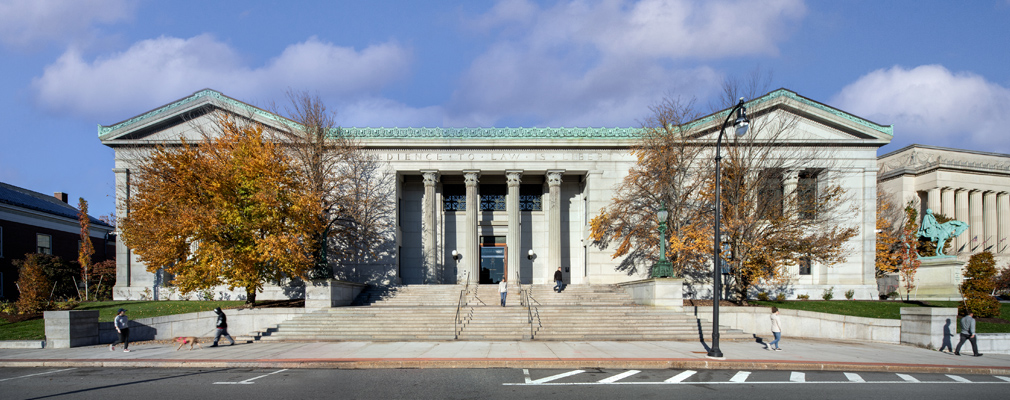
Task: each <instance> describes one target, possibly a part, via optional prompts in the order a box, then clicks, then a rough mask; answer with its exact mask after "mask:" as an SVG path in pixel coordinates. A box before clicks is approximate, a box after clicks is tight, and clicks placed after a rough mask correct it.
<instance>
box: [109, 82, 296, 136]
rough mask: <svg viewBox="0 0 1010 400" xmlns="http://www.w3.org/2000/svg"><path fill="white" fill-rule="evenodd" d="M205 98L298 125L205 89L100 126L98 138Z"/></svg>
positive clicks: (249, 112) (284, 122)
mask: <svg viewBox="0 0 1010 400" xmlns="http://www.w3.org/2000/svg"><path fill="white" fill-rule="evenodd" d="M203 98H212V99H215V100H217V101H219V102H221V103H225V104H228V105H230V106H232V107H235V108H237V109H240V110H244V111H245V112H246V113H248V115H258V116H261V117H264V118H266V119H270V120H274V121H278V122H281V123H283V124H287V125H297V124H295V123H294V122H293V121H291V120H288V119H287V118H283V117H281V116H279V115H277V114H274V113H272V112H268V111H265V110H263V109H260V108H257V107H253V106H251V105H248V104H246V103H243V102H241V101H238V100H235V99H233V98H231V97H228V96H225V95H224V94H222V93H221V92H218V91H216V90H213V89H204V90H201V91H199V92H196V93H193V94H192V95H191V96H188V97H185V98H182V99H180V100H178V101H175V102H173V103H171V104H168V105H166V106H163V107H159V108H157V109H154V110H151V111H148V112H146V113H143V114H141V115H138V116H136V117H133V118H130V119H128V120H126V121H123V122H120V123H118V124H115V125H111V126H102V125H101V124H99V125H98V136H103V135H105V134H108V133H109V132H112V131H115V130H117V129H120V128H122V127H125V126H129V125H133V124H136V123H138V122H141V121H144V120H147V119H150V118H154V117H156V116H158V115H162V114H165V113H168V112H170V111H173V110H176V109H180V108H184V107H185V106H186V105H188V104H190V103H194V102H197V101H199V100H201V99H203Z"/></svg>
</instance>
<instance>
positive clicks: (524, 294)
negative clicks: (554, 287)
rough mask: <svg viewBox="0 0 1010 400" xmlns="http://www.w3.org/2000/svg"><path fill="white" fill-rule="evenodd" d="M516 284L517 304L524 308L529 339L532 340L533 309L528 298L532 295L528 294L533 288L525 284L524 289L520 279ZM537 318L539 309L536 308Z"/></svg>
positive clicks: (538, 317)
mask: <svg viewBox="0 0 1010 400" xmlns="http://www.w3.org/2000/svg"><path fill="white" fill-rule="evenodd" d="M517 281H519V280H518V279H517ZM518 285H519V305H521V306H523V307H524V308H526V321H527V322H529V324H530V340H533V337H534V329H533V310H532V303H530V299H532V297H531V296H530V292H531V291H532V290H533V287H532V286H527V287H526V288H525V289H523V283H522V281H519V282H518ZM534 301H536V300H535V299H534ZM539 303H540V302H539V301H538V302H537V304H539ZM537 319H538V320H539V319H540V311H539V310H537Z"/></svg>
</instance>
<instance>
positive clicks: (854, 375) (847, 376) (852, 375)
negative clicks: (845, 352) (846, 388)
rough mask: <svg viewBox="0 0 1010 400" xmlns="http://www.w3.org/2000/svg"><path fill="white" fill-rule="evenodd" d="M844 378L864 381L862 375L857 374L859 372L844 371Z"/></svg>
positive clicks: (850, 380) (852, 380) (851, 380)
mask: <svg viewBox="0 0 1010 400" xmlns="http://www.w3.org/2000/svg"><path fill="white" fill-rule="evenodd" d="M845 378H846V379H848V380H849V382H866V381H864V380H863V377H861V376H859V374H854V373H851V372H846V373H845Z"/></svg>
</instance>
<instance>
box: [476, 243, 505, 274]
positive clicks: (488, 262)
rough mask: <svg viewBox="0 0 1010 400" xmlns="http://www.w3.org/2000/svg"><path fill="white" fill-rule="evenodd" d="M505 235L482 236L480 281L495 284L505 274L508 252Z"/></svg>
mask: <svg viewBox="0 0 1010 400" xmlns="http://www.w3.org/2000/svg"><path fill="white" fill-rule="evenodd" d="M506 248H507V246H506V245H505V237H504V236H481V238H480V283H482V284H494V283H498V282H500V281H501V279H502V277H503V276H505V265H507V263H508V261H507V257H508V256H507V254H508V252H507V251H505V250H506Z"/></svg>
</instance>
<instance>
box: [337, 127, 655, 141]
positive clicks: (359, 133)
mask: <svg viewBox="0 0 1010 400" xmlns="http://www.w3.org/2000/svg"><path fill="white" fill-rule="evenodd" d="M341 131H342V132H341V133H342V134H344V135H347V136H350V137H354V138H359V139H635V138H638V137H640V133H641V129H637V128H341Z"/></svg>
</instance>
